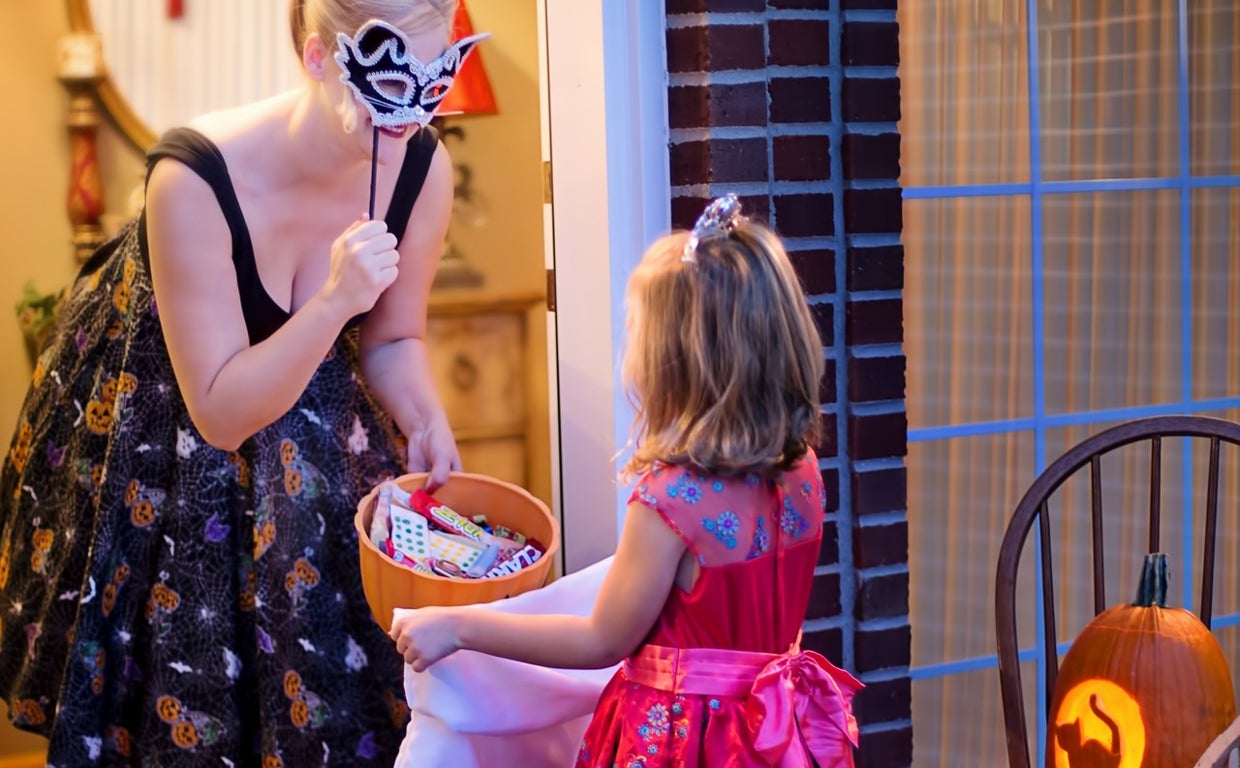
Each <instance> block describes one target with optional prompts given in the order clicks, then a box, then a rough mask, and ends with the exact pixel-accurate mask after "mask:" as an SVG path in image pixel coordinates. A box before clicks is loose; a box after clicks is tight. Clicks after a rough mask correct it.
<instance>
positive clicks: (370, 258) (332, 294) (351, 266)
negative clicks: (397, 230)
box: [323, 216, 400, 317]
mask: <svg viewBox="0 0 1240 768" xmlns="http://www.w3.org/2000/svg"><path fill="white" fill-rule="evenodd" d="M331 259H332V262H331V272H330V274H329V275H328V277H327V282H326V283H324V285H323V295H324V298H326V299H327V301H328V302H329V303H331V304H333V305H335V306H339V307H341V308H342V309H344V310H345V311H346V312H347V315H346V316H347V317H353V316H354V315H360V314H362V313H364V312H369V311H370V309H371V307H373V306H374V305H375V302H376V301H378V300H379V296H380V295H382V293H383V292H384V291H385V290H387V288H388V286H390V285H391V284H392V283H394V282H396V276H397V275H398V274H399V271H398V268H397V264H398V263H399V262H400V254H399V253H397V252H396V236H395V235H393V234H392V233H391V232H389V231H388V228H387V224H386V223H385V222H383V221H371V220H369V219H367V218H365V217H364V216H363V217H362V218H361V219H359V220H357V221H355V222H353V223H352V224H350V225H349V228H348V229H346V230H345V231H344V232H343V233H341V235H340V237H337V238H336V241H335V242H334V243H332V251H331Z"/></svg>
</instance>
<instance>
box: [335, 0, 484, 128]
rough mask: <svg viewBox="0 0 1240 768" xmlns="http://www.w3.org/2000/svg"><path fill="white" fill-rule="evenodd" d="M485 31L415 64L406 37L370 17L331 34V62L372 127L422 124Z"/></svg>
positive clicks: (430, 115)
mask: <svg viewBox="0 0 1240 768" xmlns="http://www.w3.org/2000/svg"><path fill="white" fill-rule="evenodd" d="M488 37H490V34H489V33H482V34H478V35H471V36H469V37H466V38H464V39H462V40H457V41H456V42H455V43H453V44H452V45H450V46H449V47H448V49H447V50H446V51H444V52H443V53H441V54H440V55H439V57H438V58H435V59H432V60H431V61H428V62H426V63H423V62H421V61H418V59H417V57H416V56H414V55H413V52H412V51H411V50H410V45H409V38H407V37H405V34H404V33H403V32H401V31H400V30H399V29H397V28H396V27H393V26H392V25H390V24H387V23H386V22H383V21H379V20H378V19H372V20H371V21H368V22H366V23H365V24H363V25H362V26H361V28H360V29H358V30H357V34H355V35H354V36H353V37H349V36H348V35H346V34H344V33H340V34H338V35H337V36H336V48H337V50H336V56H335V58H336V63H337V64H339V65H340V69H341V70H342V72H343V74H341V76H340V80H341V82H343V83H345V84H346V85H348V86H349V88H351V89H352V90H353V93H354V94H356V95H357V97H358V98H359V99H361V101H362V103H363V104H365V105H366V109H367V110H368V111H369V112H370V118H371V121H372V122H373V123H374V126H375V127H376V128H403V127H405V126H407V125H412V124H417V125H418V126H419V127H423V126H425V125H426V124H427V123H429V122H430V121H431V118H432V117H434V116H435V109H436V108H437V107H438V106H439V103H440V102H441V101H443V98H444V97H445V96H447V95H448V89H450V88H451V87H452V81H453V79H455V78H456V74H457V72H459V71H460V68H461V63H462V62H464V61H465V57H466V56H468V55H469V52H470V51H471V50H473V47H474V46H475V45H477V44H478V43H479V42H480V41H482V40H484V39H486V38H488Z"/></svg>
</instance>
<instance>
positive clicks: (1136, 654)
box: [1046, 553, 1236, 768]
mask: <svg viewBox="0 0 1240 768" xmlns="http://www.w3.org/2000/svg"><path fill="white" fill-rule="evenodd" d="M1167 583H1168V578H1167V556H1166V555H1165V554H1161V553H1156V554H1150V555H1146V557H1145V564H1144V566H1143V570H1142V574H1141V585H1140V588H1139V589H1138V592H1137V599H1136V600H1135V601H1134V602H1133V603H1131V604H1121V605H1117V606H1113V607H1111V608H1108V609H1107V610H1106V611H1103V612H1102V613H1100V614H1098V616H1096V617H1094V619H1093V621H1091V622H1089V624H1087V625H1086V626H1085V628H1084V629H1083V630H1081V633H1080V635H1078V636H1077V638H1076V640H1074V641H1073V643H1072V647H1071V648H1070V649H1069V650H1068V653H1067V654H1066V655H1065V656H1064V659H1063V663H1062V664H1061V665H1060V667H1059V674H1058V676H1057V678H1056V680H1055V690H1054V692H1053V696H1052V699H1051V709H1050V711H1051V717H1050V722H1049V723H1048V727H1047V741H1048V743H1047V749H1046V764H1047V768H1090V767H1091V766H1108V767H1109V768H1142V767H1143V766H1165V767H1166V768H1191V767H1192V766H1193V764H1194V763H1196V761H1197V758H1198V757H1199V756H1200V755H1201V753H1202V752H1203V751H1204V750H1205V748H1206V747H1207V746H1209V744H1210V742H1211V741H1213V740H1214V738H1215V736H1217V735H1218V734H1219V733H1222V732H1223V730H1224V729H1226V728H1227V726H1228V725H1230V724H1231V722H1232V720H1234V719H1235V717H1236V700H1235V692H1234V691H1233V689H1232V682H1231V672H1230V670H1229V669H1228V666H1227V660H1226V658H1225V657H1224V656H1223V651H1222V648H1220V646H1219V643H1218V641H1217V640H1216V639H1215V638H1214V635H1213V634H1211V633H1210V630H1209V629H1207V628H1206V626H1205V625H1204V624H1202V623H1201V621H1200V620H1199V619H1198V618H1197V617H1196V616H1195V615H1193V614H1192V613H1191V612H1189V611H1187V610H1184V609H1182V608H1168V607H1167ZM1186 681H1194V682H1193V685H1192V686H1191V689H1186V688H1185V682H1186Z"/></svg>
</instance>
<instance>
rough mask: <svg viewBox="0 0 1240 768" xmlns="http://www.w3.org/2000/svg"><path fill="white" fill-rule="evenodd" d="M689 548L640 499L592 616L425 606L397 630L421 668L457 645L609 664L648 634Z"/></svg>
mask: <svg viewBox="0 0 1240 768" xmlns="http://www.w3.org/2000/svg"><path fill="white" fill-rule="evenodd" d="M685 552H686V548H685V544H684V542H683V541H682V540H681V539H680V537H678V536H677V535H676V533H675V532H673V531H672V529H671V528H669V527H668V526H667V524H666V523H664V522H663V520H662V519H661V518H660V517H659V515H658V513H657V512H655V511H654V510H652V509H650V508H649V507H647V506H645V505H643V504H639V503H633V504H630V505H629V508H628V513H627V515H626V516H625V520H624V530H623V532H622V533H621V535H620V544H619V546H618V547H617V549H616V556H615V560H614V561H613V563H612V566H611V569H610V570H609V571H608V573H607V577H606V579H605V580H604V581H603V586H602V588H601V589H600V590H599V594H598V598H597V600H596V601H595V603H594V611H593V613H592V614H591V615H590V616H589V617H582V616H566V615H543V616H531V615H518V614H507V613H500V612H495V611H487V610H480V609H477V608H473V607H466V608H424V609H421V610H418V611H409V612H407V613H405V614H403V615H401V617H400V618H398V619H396V620H395V621H394V622H393V624H392V631H391V635H392V637H393V638H394V639H395V640H396V641H397V643H396V648H397V650H398V651H400V653H401V654H402V655H403V656H404V657H405V661H406V662H407V663H409V664H411V665H412V666H413V669H414V671H417V672H420V671H422V670H424V669H426V668H427V667H429V666H430V665H431V664H433V663H435V662H436V661H438V660H439V659H441V658H443V657H444V656H447V655H449V654H451V653H453V652H455V651H457V650H471V651H479V652H481V653H486V654H490V655H492V656H503V657H505V658H509V659H514V660H516V661H524V662H528V663H530V664H538V665H540V666H546V667H560V668H570V669H597V668H601V667H608V666H611V665H613V664H616V663H618V662H619V661H621V660H622V659H624V658H626V657H628V656H629V655H631V654H632V653H633V651H634V650H636V649H637V647H638V645H640V644H641V642H642V641H643V640H644V639H645V638H646V636H647V635H648V634H649V632H650V629H651V627H653V626H654V623H655V621H656V619H658V617H659V613H660V612H661V611H662V610H663V605H664V603H666V602H667V596H668V594H669V593H670V591H671V589H672V586H673V583H674V581H675V579H676V573H677V570H678V568H679V566H680V561H681V558H682V556H683V555H684V554H685Z"/></svg>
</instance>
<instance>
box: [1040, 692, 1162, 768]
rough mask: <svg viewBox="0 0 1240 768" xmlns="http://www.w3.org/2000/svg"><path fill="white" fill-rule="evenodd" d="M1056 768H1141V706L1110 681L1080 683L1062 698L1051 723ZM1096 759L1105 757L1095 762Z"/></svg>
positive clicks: (1143, 756)
mask: <svg viewBox="0 0 1240 768" xmlns="http://www.w3.org/2000/svg"><path fill="white" fill-rule="evenodd" d="M1052 727H1053V729H1054V733H1053V734H1052V737H1051V738H1052V741H1051V743H1052V744H1054V750H1055V761H1054V762H1055V768H1076V766H1082V765H1102V764H1104V762H1105V764H1107V765H1115V766H1117V768H1140V766H1141V761H1142V760H1143V759H1144V758H1145V721H1143V720H1142V719H1141V705H1140V704H1138V703H1137V701H1136V700H1135V699H1133V698H1132V696H1130V695H1128V692H1127V691H1125V690H1124V689H1123V688H1121V687H1119V686H1118V685H1116V684H1115V683H1113V682H1111V681H1110V680H1102V679H1098V678H1093V679H1089V680H1083V681H1081V682H1079V683H1077V684H1076V685H1074V686H1073V687H1072V689H1071V690H1069V691H1068V693H1067V694H1066V695H1065V696H1064V697H1063V702H1062V703H1061V704H1060V705H1059V710H1058V711H1057V712H1056V713H1055V719H1054V723H1053V724H1052ZM1096 756H1105V758H1106V759H1105V761H1103V762H1098V761H1097V759H1096Z"/></svg>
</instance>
